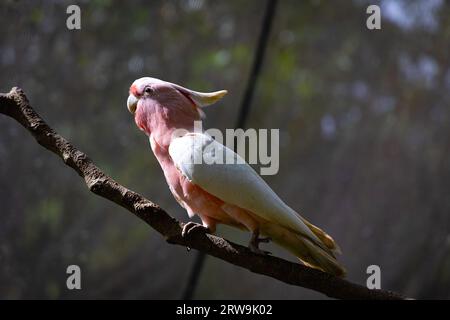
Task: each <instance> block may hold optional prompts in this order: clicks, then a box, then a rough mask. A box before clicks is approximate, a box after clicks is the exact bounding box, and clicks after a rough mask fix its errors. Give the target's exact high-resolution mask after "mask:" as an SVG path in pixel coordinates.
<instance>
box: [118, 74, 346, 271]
mask: <svg viewBox="0 0 450 320" xmlns="http://www.w3.org/2000/svg"><path fill="white" fill-rule="evenodd" d="M226 93H227V91H225V90H222V91H216V92H211V93H202V92H196V91H193V90H189V89H187V88H184V87H181V86H179V85H176V84H173V83H170V82H166V81H162V80H159V79H155V78H149V77H145V78H140V79H137V80H136V81H134V82H133V84H132V85H131V87H130V95H129V97H128V101H127V106H128V110H129V111H130V112H131V113H132V114H134V119H135V122H136V125H137V126H138V127H139V128H140V129H141V130H142V131H144V132H145V134H146V135H147V136H148V137H149V140H150V145H151V148H152V150H153V153H154V155H155V157H156V158H157V160H158V162H159V164H160V165H161V168H162V170H163V171H164V175H165V178H166V180H167V184H168V185H169V189H170V191H171V192H172V194H173V196H174V197H175V199H176V200H177V201H178V203H179V204H180V205H181V206H182V207H183V208H185V209H186V211H187V213H188V215H189V217H193V216H194V215H198V216H199V217H200V219H201V221H202V225H200V224H197V223H193V222H189V223H187V224H185V226H184V228H183V233H182V234H183V236H188V234H189V233H190V232H192V230H194V229H195V228H205V229H206V230H205V231H207V232H210V233H214V232H215V230H216V225H217V224H219V223H222V224H226V225H230V226H233V227H237V228H240V229H244V230H249V231H250V232H251V233H252V236H251V240H250V243H249V248H250V249H251V250H252V251H253V252H256V253H260V254H265V253H266V252H265V251H262V250H261V249H260V248H259V244H260V243H261V242H268V241H269V240H273V241H274V242H276V243H278V244H279V245H281V246H282V247H284V248H286V249H287V250H289V251H290V252H291V253H293V254H294V255H295V256H296V257H298V258H299V259H300V260H301V261H302V262H303V263H304V264H305V265H308V266H310V267H314V268H317V269H320V270H322V271H325V272H328V273H331V274H334V275H337V276H344V274H345V270H344V268H343V267H342V266H341V265H340V264H339V263H338V262H337V261H336V258H335V253H336V252H339V251H340V250H339V247H338V246H337V244H336V243H335V242H334V240H333V239H332V238H331V237H330V236H329V235H328V234H326V233H325V232H324V231H322V230H321V229H319V228H318V227H316V226H314V225H312V224H311V223H309V222H308V221H306V220H305V219H304V218H303V217H301V216H300V215H299V214H298V213H297V212H295V211H294V210H293V209H291V208H290V207H289V206H288V205H286V204H285V203H284V202H283V201H282V200H281V199H280V198H279V197H278V196H277V194H276V193H275V192H274V191H273V190H272V189H271V188H270V187H269V186H268V185H267V183H266V182H265V181H264V180H263V179H262V178H261V177H260V176H259V175H258V174H257V173H256V172H255V171H254V170H253V169H252V168H251V167H250V166H249V165H248V164H246V163H245V161H244V160H243V159H242V158H240V156H239V155H237V154H236V153H235V152H234V151H232V150H231V149H229V148H227V147H225V146H224V145H222V144H220V143H219V142H217V141H215V140H214V139H212V138H211V137H210V136H208V135H207V134H205V133H202V132H196V131H195V130H194V121H200V120H201V119H202V115H203V111H202V110H201V108H203V107H204V106H207V105H210V104H213V103H214V102H216V101H218V100H219V99H220V98H222V97H223V96H224V95H225V94H226ZM180 129H184V130H183V131H184V134H182V135H180V134H179V132H180ZM206 146H213V147H214V148H206ZM217 150H219V152H221V153H223V155H224V156H225V157H230V158H232V159H238V158H239V159H240V160H241V161H240V162H237V163H236V162H235V163H228V162H226V161H223V164H220V163H214V161H206V160H207V159H208V158H212V157H215V156H216V155H215V154H212V153H216V152H217ZM198 156H200V157H203V159H205V161H201V162H200V163H199V162H198V161H193V159H195V158H196V157H198ZM260 235H264V236H266V237H267V238H260Z"/></svg>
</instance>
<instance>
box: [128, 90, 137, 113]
mask: <svg viewBox="0 0 450 320" xmlns="http://www.w3.org/2000/svg"><path fill="white" fill-rule="evenodd" d="M138 101H139V99H138V98H136V97H135V95H134V94H130V95H129V96H128V99H127V108H128V111H130V112H131V113H133V114H134V113H135V112H136V108H137V103H138Z"/></svg>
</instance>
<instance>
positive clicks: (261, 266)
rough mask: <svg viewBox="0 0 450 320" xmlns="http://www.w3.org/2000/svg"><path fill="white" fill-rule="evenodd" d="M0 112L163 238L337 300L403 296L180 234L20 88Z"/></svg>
mask: <svg viewBox="0 0 450 320" xmlns="http://www.w3.org/2000/svg"><path fill="white" fill-rule="evenodd" d="M0 113H3V114H5V115H7V116H10V117H11V118H13V119H15V120H16V121H18V122H19V123H20V124H21V125H22V126H23V127H24V128H25V129H27V130H28V131H29V132H30V133H31V134H32V135H33V137H34V138H35V139H36V141H37V142H38V143H39V144H40V145H42V146H43V147H45V148H46V149H48V150H50V151H52V152H53V153H55V154H57V155H58V156H59V157H60V158H61V159H62V160H63V161H64V163H65V164H66V165H68V166H70V167H71V168H72V169H74V170H75V171H76V172H77V173H78V174H79V175H80V176H81V177H83V178H84V181H85V182H86V185H87V187H88V188H89V190H90V191H92V192H93V193H95V194H97V195H99V196H101V197H103V198H106V199H108V200H111V201H113V202H115V203H116V204H118V205H120V206H122V207H124V208H125V209H127V210H128V211H130V212H132V213H133V214H135V215H136V216H137V217H139V218H140V219H142V220H144V221H145V222H146V223H147V224H148V225H150V226H151V227H152V228H154V229H155V230H156V231H158V232H159V233H160V234H161V235H163V236H164V238H165V239H166V241H167V242H169V243H172V244H177V245H181V246H185V247H189V248H193V249H196V250H199V251H202V252H205V253H206V254H209V255H212V256H214V257H216V258H219V259H222V260H224V261H227V262H229V263H231V264H234V265H237V266H240V267H243V268H245V269H248V270H250V271H252V272H254V273H258V274H263V275H266V276H269V277H272V278H275V279H278V280H280V281H283V282H285V283H288V284H291V285H295V286H300V287H304V288H308V289H312V290H315V291H318V292H321V293H323V294H325V295H327V296H329V297H332V298H338V299H405V298H404V297H403V296H402V295H400V294H398V293H395V292H391V291H385V290H369V289H367V288H366V287H364V286H361V285H358V284H354V283H351V282H349V281H347V280H344V279H340V278H337V277H334V276H332V275H329V274H326V273H323V272H321V271H318V270H315V269H311V268H308V267H306V266H304V265H301V264H297V263H293V262H289V261H286V260H283V259H280V258H277V257H273V256H262V255H258V254H255V253H253V252H251V251H250V250H249V249H248V248H246V247H243V246H241V245H238V244H235V243H233V242H231V241H228V240H225V239H223V238H220V237H217V236H214V235H210V234H205V233H204V232H202V231H199V232H194V233H193V234H190V235H189V237H187V238H184V237H182V236H181V230H182V227H183V225H184V224H183V223H182V222H179V221H177V220H176V219H174V218H173V217H171V216H170V215H169V214H168V213H167V212H166V211H164V210H163V209H162V208H161V207H159V206H158V205H156V204H155V203H153V202H151V201H150V200H147V199H146V198H144V197H143V196H141V195H139V194H138V193H136V192H134V191H131V190H129V189H127V188H125V187H124V186H122V185H120V184H119V183H117V182H116V181H114V180H113V179H112V178H110V177H108V176H107V175H106V174H105V173H103V171H102V170H100V169H99V168H98V167H97V166H96V165H95V164H94V163H93V162H92V160H91V159H89V158H88V156H87V155H86V154H84V153H83V152H81V151H79V150H78V149H76V148H75V147H74V146H73V145H72V144H71V143H70V142H68V141H67V140H66V139H64V138H63V137H62V136H60V135H59V134H58V133H56V132H55V131H54V130H53V129H52V128H50V127H49V126H48V125H47V124H46V123H45V122H44V120H42V118H41V117H40V116H39V115H38V114H37V113H36V112H35V111H34V109H33V108H32V107H31V106H30V104H29V102H28V99H27V97H26V96H25V94H24V92H23V91H22V90H21V89H19V88H17V87H15V88H12V89H11V91H10V92H9V93H8V94H0Z"/></svg>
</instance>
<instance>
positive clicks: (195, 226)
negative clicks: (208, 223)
mask: <svg viewBox="0 0 450 320" xmlns="http://www.w3.org/2000/svg"><path fill="white" fill-rule="evenodd" d="M195 229H197V230H198V229H203V231H204V232H205V233H211V231H210V230H209V228H207V227H205V226H203V225H201V224H199V223H195V222H192V221H189V222H188V223H186V224H185V225H184V226H183V230H181V236H182V237H183V238H184V237H187V236H188V235H189V234H191V233H192V231H193V230H195Z"/></svg>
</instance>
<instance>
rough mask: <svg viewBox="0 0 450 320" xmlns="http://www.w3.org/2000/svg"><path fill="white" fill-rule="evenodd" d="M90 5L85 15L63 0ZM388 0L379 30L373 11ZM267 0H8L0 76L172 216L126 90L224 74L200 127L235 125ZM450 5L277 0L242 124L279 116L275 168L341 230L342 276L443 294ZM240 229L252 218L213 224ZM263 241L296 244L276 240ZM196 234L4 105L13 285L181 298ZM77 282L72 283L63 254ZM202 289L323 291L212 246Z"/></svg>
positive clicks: (292, 198) (9, 281)
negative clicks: (44, 142) (143, 82)
mask: <svg viewBox="0 0 450 320" xmlns="http://www.w3.org/2000/svg"><path fill="white" fill-rule="evenodd" d="M70 4H78V5H79V6H80V8H81V30H74V31H70V30H68V29H67V28H66V19H67V17H68V15H67V14H66V8H67V6H68V5H70ZM370 4H378V5H379V6H380V7H381V15H382V23H381V26H382V29H381V30H376V31H371V30H368V29H367V28H366V19H367V17H368V14H366V8H367V6H368V5H370ZM264 8H265V2H264V1H260V0H251V1H236V0H233V1H208V0H172V1H108V0H96V1H12V0H5V1H2V3H1V5H0V70H1V72H0V91H1V92H8V91H9V90H10V89H11V87H13V86H20V87H22V88H23V89H24V90H25V92H26V93H27V95H28V98H29V99H30V101H31V104H32V106H33V107H34V108H35V109H36V111H37V112H38V113H39V114H40V115H41V116H42V117H43V118H44V119H45V120H46V121H47V122H48V123H49V124H50V125H51V126H52V127H53V128H55V129H56V130H57V131H58V132H59V133H61V134H62V135H63V136H65V137H66V138H67V139H69V140H70V141H71V142H73V143H74V145H75V146H77V147H78V148H80V149H81V150H82V151H84V152H86V153H87V154H88V155H89V156H90V157H91V158H92V159H93V160H94V161H95V162H96V164H97V165H99V167H100V168H102V169H103V170H104V171H105V172H106V173H107V174H109V175H110V176H111V177H113V178H114V179H116V180H117V181H119V182H120V183H121V184H123V185H125V186H127V187H129V188H131V189H132V190H135V191H137V192H139V193H141V194H142V195H144V196H146V197H148V198H149V199H151V200H152V201H155V202H156V203H158V204H160V205H161V206H162V207H163V208H164V209H166V210H167V211H168V212H169V213H171V214H172V215H173V216H175V217H176V218H178V219H181V220H183V221H188V217H187V214H186V213H185V212H184V210H183V209H181V208H180V207H179V206H178V204H177V203H176V201H175V200H174V199H173V198H172V196H171V194H170V192H169V189H168V188H167V186H166V182H165V180H164V177H163V174H162V171H161V169H160V167H159V165H158V163H157V162H156V160H155V158H154V156H153V154H152V152H151V150H150V146H149V145H148V140H147V138H146V137H145V135H144V134H143V133H141V132H140V131H139V130H138V129H137V128H136V125H135V124H134V121H133V118H132V116H131V115H130V114H129V112H128V110H127V108H126V99H127V97H128V88H129V86H130V84H131V83H132V81H134V80H135V79H136V78H139V77H142V76H152V77H157V78H161V79H164V80H167V81H171V82H175V83H178V84H181V85H184V86H186V87H189V88H191V89H194V90H199V91H208V90H219V89H228V90H229V95H228V96H227V97H226V98H225V99H223V100H222V101H221V102H220V103H218V104H217V105H215V106H212V107H210V108H208V109H207V110H205V111H206V113H207V119H206V122H205V125H204V126H205V127H214V128H219V129H222V130H224V129H225V128H233V127H234V125H235V122H236V118H237V116H238V113H239V105H240V101H241V99H242V95H243V91H244V89H245V83H246V81H247V78H248V74H249V72H250V68H251V64H252V59H253V55H254V51H255V46H256V42H257V38H258V35H259V32H260V28H261V21H262V17H263V13H264ZM449 92H450V4H449V2H446V1H444V0H423V1H417V0H414V1H410V0H397V1H396V0H383V1H375V0H369V1H365V0H354V1H349V0H346V1H343V0H341V1H333V2H331V1H319V0H314V1H313V0H311V1H288V0H282V1H279V3H278V7H277V11H276V14H275V17H274V21H273V28H272V32H271V34H270V38H269V46H268V49H267V52H266V56H265V59H264V65H263V68H262V72H261V77H260V79H259V82H258V84H257V87H256V91H255V97H254V101H253V104H252V108H251V112H250V115H249V119H248V121H247V127H251V128H268V129H271V128H279V129H280V135H281V150H280V171H279V173H278V174H277V175H275V176H265V177H264V179H265V180H266V181H267V182H268V183H269V184H270V185H271V186H272V187H273V189H274V190H276V192H277V193H278V194H279V195H280V196H281V198H283V199H284V200H285V201H286V202H287V203H288V204H289V205H290V206H291V207H293V208H294V209H296V210H298V211H299V212H302V213H303V215H304V216H305V217H307V218H308V219H309V220H310V221H311V222H313V223H314V224H317V225H319V226H321V227H323V228H324V229H325V230H326V231H328V232H329V233H330V234H331V235H332V236H333V237H334V238H335V239H336V240H337V241H338V243H339V244H340V246H341V247H342V251H343V255H342V256H341V258H340V260H341V262H342V263H343V264H344V265H345V266H346V267H347V269H348V279H349V280H351V281H355V282H358V283H361V284H365V282H366V279H367V276H368V275H367V274H366V268H367V266H369V265H371V264H376V265H379V266H380V267H381V275H382V277H381V285H382V288H384V289H391V290H396V291H400V292H402V293H404V294H407V295H410V296H412V297H416V298H450V214H449V213H450V171H449V169H450V125H449V121H450V94H449ZM218 234H219V235H222V236H225V237H227V238H229V239H231V240H233V241H235V242H239V243H243V244H244V243H247V241H248V238H249V234H246V233H242V232H240V231H235V230H232V229H230V228H227V227H219V230H218ZM265 248H267V249H269V250H270V251H272V252H274V253H275V254H276V255H279V256H282V257H285V258H288V259H292V257H290V256H289V255H286V254H285V253H284V252H283V251H282V250H280V249H278V248H276V247H275V246H273V247H272V246H271V245H269V246H266V247H265ZM194 258H195V251H190V252H187V251H186V249H185V248H182V247H177V246H171V245H168V244H167V243H165V242H164V241H163V239H162V237H161V236H160V235H159V234H157V233H156V232H155V231H153V230H152V229H150V228H149V227H148V226H147V225H146V224H145V223H144V222H142V221H140V220H139V219H137V218H136V217H134V216H133V215H130V214H129V213H128V212H127V211H125V210H124V209H122V208H120V207H118V206H117V205H114V204H112V203H110V202H108V201H106V200H104V199H102V198H99V197H97V196H95V195H93V194H91V193H90V192H89V191H88V190H87V189H86V187H85V185H84V183H83V181H82V180H81V179H80V178H79V177H78V176H77V175H76V173H75V172H74V171H73V170H71V169H69V168H67V167H66V166H65V165H64V164H63V162H62V161H61V160H60V159H59V158H57V157H56V156H55V155H53V154H51V153H49V152H48V151H46V150H44V149H43V148H42V147H40V146H39V145H38V144H37V143H36V142H35V141H34V140H33V138H32V137H31V135H30V134H29V133H28V132H26V131H25V130H24V129H23V128H22V127H20V126H19V125H18V124H17V123H16V122H15V121H13V120H11V119H9V118H6V117H4V116H0V298H2V299H13V298H39V299H56V298H64V299H75V298H88V299H94V298H98V299H105V298H121V299H122V298H124V299H127V298H156V299H158V298H159V299H175V298H180V297H181V295H182V292H183V290H184V287H185V284H186V281H187V278H188V275H189V273H190V268H191V267H192V263H193V261H194ZM70 264H77V265H79V266H80V267H81V270H82V290H73V291H69V290H67V289H66V278H67V274H66V268H67V266H68V265H70ZM194 297H195V298H199V299H216V298H236V299H241V298H246V299H304V298H318V299H322V298H324V296H323V295H321V294H318V293H316V292H313V291H310V290H307V289H303V288H298V287H294V286H289V285H287V284H284V283H281V282H279V281H276V280H274V279H272V278H268V277H264V276H261V275H256V274H253V273H251V272H249V271H247V270H244V269H241V268H239V267H236V266H234V265H231V264H228V263H225V262H223V261H220V260H217V259H215V258H212V257H207V258H206V261H205V267H204V269H203V273H201V275H200V279H199V286H198V288H197V291H196V293H195V296H194Z"/></svg>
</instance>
